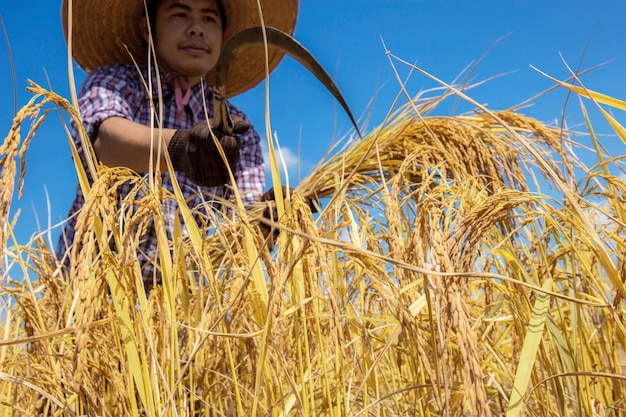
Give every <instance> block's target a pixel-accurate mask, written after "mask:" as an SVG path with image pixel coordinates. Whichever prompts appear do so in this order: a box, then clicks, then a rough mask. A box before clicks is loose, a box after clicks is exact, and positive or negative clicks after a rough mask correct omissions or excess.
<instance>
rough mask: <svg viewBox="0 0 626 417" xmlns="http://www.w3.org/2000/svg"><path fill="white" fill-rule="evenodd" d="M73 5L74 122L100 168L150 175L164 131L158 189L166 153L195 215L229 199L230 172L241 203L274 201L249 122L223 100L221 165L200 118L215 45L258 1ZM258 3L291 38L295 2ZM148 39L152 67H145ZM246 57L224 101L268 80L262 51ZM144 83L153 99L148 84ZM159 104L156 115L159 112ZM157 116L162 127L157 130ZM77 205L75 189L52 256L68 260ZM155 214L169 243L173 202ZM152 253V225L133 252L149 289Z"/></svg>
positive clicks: (245, 21) (231, 76) (273, 54)
mask: <svg viewBox="0 0 626 417" xmlns="http://www.w3.org/2000/svg"><path fill="white" fill-rule="evenodd" d="M71 3H73V5H72V13H71V24H72V26H71V30H72V34H73V36H72V53H73V57H74V59H75V61H76V62H77V64H78V65H79V66H81V67H82V68H83V69H84V70H85V71H86V72H87V73H88V76H87V78H86V79H85V81H84V82H83V84H82V87H81V89H80V93H79V97H78V105H79V109H80V116H81V119H82V122H83V124H84V127H85V130H86V132H87V135H88V137H89V138H90V140H91V143H92V144H93V149H94V151H95V153H96V156H97V158H98V159H99V161H100V162H102V163H103V164H105V165H107V166H111V167H115V166H120V167H128V168H131V169H132V170H134V171H136V172H138V173H140V174H142V175H144V174H146V173H147V171H148V170H149V166H150V156H151V147H152V151H153V152H156V151H157V149H158V140H159V137H158V135H159V133H160V132H162V135H163V139H164V140H165V143H166V145H167V146H166V149H167V150H166V151H165V150H164V151H163V153H162V154H161V155H160V161H154V162H160V166H161V170H162V171H166V172H165V173H162V174H161V175H162V184H163V187H164V188H166V189H168V190H170V191H172V190H173V189H172V179H171V178H170V175H169V173H167V169H166V166H167V165H166V159H165V155H164V153H165V152H168V154H169V156H170V158H171V160H172V165H173V167H174V170H175V174H176V179H177V180H178V183H179V184H180V188H181V190H182V193H183V195H184V197H185V199H186V201H187V202H188V206H189V207H190V208H191V209H196V212H198V210H197V209H198V208H201V207H202V205H203V204H206V202H213V204H215V205H217V203H215V202H217V201H219V200H220V199H221V200H223V199H225V198H228V197H229V189H231V188H232V185H231V184H229V183H230V177H229V175H228V169H229V168H230V169H231V170H232V172H233V174H234V177H235V179H236V182H237V186H238V189H239V191H240V193H241V195H242V198H243V199H244V203H252V202H255V201H259V200H268V199H272V198H273V193H272V191H271V190H270V191H269V192H267V193H265V194H264V193H263V191H264V189H265V176H264V166H263V157H262V153H261V146H260V138H259V135H258V133H257V132H256V130H255V129H254V128H253V127H252V126H251V125H250V122H249V120H248V118H247V116H246V115H245V114H244V113H243V112H242V111H241V110H239V109H237V108H236V107H235V106H233V105H231V104H230V103H229V104H228V111H229V113H230V115H231V119H232V121H233V133H232V134H230V135H228V134H226V133H224V132H220V131H217V130H213V133H214V134H215V136H216V137H217V139H218V140H219V142H220V144H221V145H222V148H223V149H224V152H225V154H226V159H227V163H228V166H227V165H226V164H225V163H224V159H223V158H222V157H221V156H220V154H219V153H218V150H217V147H216V145H215V143H214V140H213V139H212V136H211V129H210V128H209V125H208V124H207V113H208V120H211V119H212V117H213V91H212V89H211V85H212V80H213V77H214V73H213V70H214V68H215V65H216V62H217V60H218V58H219V56H220V51H221V47H222V45H224V43H225V42H226V41H227V40H228V39H229V38H230V37H232V36H233V35H234V34H236V33H238V32H239V31H241V30H242V29H245V28H247V27H251V26H258V25H260V24H261V19H260V16H259V8H258V3H257V0H146V3H147V7H146V8H144V1H143V0H109V1H106V2H104V1H101V0H73V2H71ZM69 4H70V1H69V0H64V1H63V7H62V11H63V13H62V16H63V27H64V30H65V35H66V38H67V36H68V30H69V22H68V20H69V19H68V17H69V16H68V5H69ZM261 6H262V11H263V23H264V24H265V25H267V26H274V27H277V28H279V29H282V30H283V31H285V32H288V33H293V30H294V27H295V23H296V18H297V12H298V0H261ZM146 10H147V17H146V13H145V11H146ZM151 37H152V39H153V41H154V50H155V53H156V62H157V65H154V63H153V62H152V64H151V65H148V62H149V61H148V57H149V56H150V55H149V48H148V44H149V40H150V38H151ZM245 52H246V54H245V56H242V57H241V59H239V60H238V61H237V62H235V63H234V64H233V65H231V66H230V67H229V73H228V74H227V84H226V87H227V96H228V97H232V96H233V95H236V94H239V93H241V92H244V91H246V90H248V89H250V88H252V87H254V86H255V85H257V84H258V83H259V82H261V81H262V80H263V79H264V78H265V66H266V60H265V51H264V50H263V49H262V48H258V49H247V50H246V51H245ZM281 58H282V54H281V53H280V52H278V51H270V52H269V68H270V70H272V69H274V68H275V67H276V66H277V65H278V63H279V61H280V59H281ZM136 64H137V65H138V66H137V65H136ZM155 67H158V73H157V68H155ZM138 68H139V69H138ZM158 77H160V80H159V79H158ZM150 80H151V85H152V86H153V89H154V91H153V92H152V95H150V93H149V92H148V90H147V88H146V85H148V83H149V82H150ZM159 85H160V86H161V91H159V90H158V87H157V86H159ZM160 100H161V102H160ZM161 103H162V109H163V113H162V114H159V108H160V107H159V106H160V105H161ZM205 106H206V112H205ZM159 118H160V121H161V123H162V130H159V128H158V126H157V122H156V120H157V119H159ZM151 123H154V125H153V126H152V127H153V129H151V126H150V125H151ZM72 129H73V138H74V142H75V144H76V146H77V147H78V149H79V153H81V155H84V152H85V150H84V149H83V147H82V146H81V142H80V139H79V135H78V134H77V129H76V126H72ZM130 188H131V187H130V185H128V184H124V185H122V186H121V187H120V194H121V195H120V197H121V198H123V197H124V195H126V194H128V193H129V192H130ZM84 201H85V200H84V197H83V195H82V192H81V190H80V187H78V188H77V194H76V199H75V200H74V203H73V205H72V207H71V210H70V218H69V221H68V223H67V224H66V226H65V227H64V230H63V233H62V234H61V237H60V239H59V243H58V247H57V256H58V257H59V259H62V260H63V261H64V262H65V263H66V264H67V263H68V259H67V257H68V256H67V253H66V252H67V249H68V248H69V247H70V245H72V244H73V242H74V240H75V236H74V234H75V226H76V218H77V216H75V215H74V214H75V213H76V212H77V211H78V210H79V209H80V208H81V207H82V205H83V204H84ZM162 212H163V215H164V220H165V227H166V230H167V232H168V234H169V236H170V238H171V236H172V232H173V230H174V224H175V219H176V216H179V212H180V210H179V209H178V207H177V203H176V202H175V201H173V200H172V199H165V200H164V202H163V207H162ZM201 212H202V211H201V210H200V213H201ZM156 253H157V239H156V233H155V230H154V226H153V225H150V227H149V230H148V231H147V233H146V234H145V236H144V238H143V239H142V242H141V243H140V247H139V252H138V257H139V260H140V263H141V265H142V274H143V276H144V283H145V285H146V287H148V288H150V287H151V286H152V285H154V284H158V283H159V280H160V278H159V274H158V269H157V268H155V266H156V265H157V260H156Z"/></svg>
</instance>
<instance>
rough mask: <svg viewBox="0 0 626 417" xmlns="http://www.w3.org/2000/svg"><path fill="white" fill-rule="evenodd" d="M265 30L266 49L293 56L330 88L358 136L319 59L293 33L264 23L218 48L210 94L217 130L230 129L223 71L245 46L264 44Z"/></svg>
mask: <svg viewBox="0 0 626 417" xmlns="http://www.w3.org/2000/svg"><path fill="white" fill-rule="evenodd" d="M264 29H265V33H266V34H267V46H268V48H275V49H279V50H281V51H282V52H284V53H285V54H287V55H289V56H290V57H292V58H294V59H295V60H296V61H298V62H299V63H300V64H302V65H303V66H304V67H305V68H307V69H308V70H309V71H310V72H311V73H312V74H313V75H315V76H316V77H317V79H318V80H319V81H320V82H321V83H322V84H324V86H325V87H326V88H327V89H328V91H330V92H331V93H332V94H333V96H335V98H336V99H337V101H339V104H341V106H342V107H343V109H344V110H345V112H346V113H347V114H348V117H350V121H352V124H353V125H354V128H355V129H356V131H357V133H358V135H359V137H362V136H361V132H360V131H359V127H358V125H357V123H356V119H355V118H354V116H353V115H352V112H351V111H350V108H349V107H348V103H346V100H345V99H344V98H343V96H342V95H341V92H339V88H337V86H336V85H335V82H334V81H333V80H332V78H330V76H329V75H328V73H327V72H326V71H325V70H324V68H323V67H322V66H321V65H320V63H319V62H317V60H316V59H315V58H314V57H313V55H311V53H310V52H309V51H307V50H306V49H305V48H304V46H302V44H300V43H299V42H298V41H297V40H295V39H294V38H293V36H291V35H289V34H288V33H286V32H283V31H282V30H280V29H276V28H273V27H270V26H265V28H263V27H261V26H255V27H251V28H248V29H245V30H242V31H241V32H239V33H237V34H236V35H234V36H233V37H232V38H230V40H229V41H228V42H227V43H226V45H224V47H223V48H222V52H221V54H220V59H219V61H218V62H217V66H216V71H215V72H216V74H215V86H214V97H215V106H214V109H215V115H214V118H213V127H214V128H217V129H218V130H222V132H225V133H231V132H232V121H231V120H230V115H229V114H228V110H227V109H226V102H225V87H226V86H225V85H224V83H225V80H224V78H225V74H226V72H227V71H228V67H229V66H230V64H231V63H232V62H233V60H234V57H235V55H236V53H237V52H238V51H239V50H241V49H245V48H246V47H249V46H255V45H264V44H265V36H264Z"/></svg>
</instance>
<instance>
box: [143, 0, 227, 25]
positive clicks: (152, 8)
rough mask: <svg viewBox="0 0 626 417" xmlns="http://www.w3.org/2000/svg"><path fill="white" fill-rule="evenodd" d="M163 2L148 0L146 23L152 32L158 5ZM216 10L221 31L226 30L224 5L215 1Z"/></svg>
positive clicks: (218, 0)
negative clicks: (220, 20)
mask: <svg viewBox="0 0 626 417" xmlns="http://www.w3.org/2000/svg"><path fill="white" fill-rule="evenodd" d="M163 1H165V0H148V2H147V3H148V4H147V8H148V22H150V27H151V28H152V30H154V28H155V22H156V13H157V9H158V8H159V5H160V4H161V3H163ZM216 3H217V8H218V10H219V12H220V17H221V18H222V31H225V30H226V24H227V22H228V19H227V16H226V13H225V12H224V5H223V4H222V1H221V0H216Z"/></svg>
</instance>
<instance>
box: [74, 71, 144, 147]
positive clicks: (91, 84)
mask: <svg viewBox="0 0 626 417" xmlns="http://www.w3.org/2000/svg"><path fill="white" fill-rule="evenodd" d="M128 75H129V74H128V70H127V69H124V68H123V67H121V66H116V65H114V66H110V67H101V68H98V69H96V70H95V71H93V72H92V73H90V74H89V75H88V77H87V79H86V80H85V82H84V83H83V85H82V87H81V91H80V95H79V99H78V105H79V108H80V115H81V119H82V121H83V125H84V127H85V130H86V132H87V135H88V136H89V137H90V138H91V139H92V140H93V139H94V138H95V136H96V135H97V133H98V127H99V126H100V124H101V123H102V122H103V121H104V120H106V119H108V118H109V117H114V116H117V117H123V118H126V119H129V120H132V119H133V115H132V111H131V105H130V103H132V102H133V100H136V99H137V98H136V97H135V95H136V91H135V90H136V89H134V88H133V86H132V85H131V84H130V82H129V77H128Z"/></svg>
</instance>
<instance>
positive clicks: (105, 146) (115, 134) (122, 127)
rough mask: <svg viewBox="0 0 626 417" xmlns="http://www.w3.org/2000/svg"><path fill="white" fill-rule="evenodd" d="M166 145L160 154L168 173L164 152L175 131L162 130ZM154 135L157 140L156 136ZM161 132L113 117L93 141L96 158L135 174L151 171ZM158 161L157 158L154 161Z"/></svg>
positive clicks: (105, 122)
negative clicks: (150, 162) (151, 161)
mask: <svg viewBox="0 0 626 417" xmlns="http://www.w3.org/2000/svg"><path fill="white" fill-rule="evenodd" d="M162 132H163V138H164V139H165V145H164V147H162V153H161V155H160V164H161V170H165V166H166V162H165V156H164V152H163V151H164V150H165V149H167V145H168V144H169V142H170V139H171V138H172V136H173V135H174V132H175V130H174V129H162ZM151 135H154V140H152V136H151ZM158 135H159V129H156V128H155V129H151V128H149V127H147V126H144V125H142V124H139V123H136V122H133V121H131V120H128V119H125V118H123V117H109V118H108V119H106V120H104V121H103V122H102V123H101V124H100V126H99V128H98V134H97V136H96V138H95V139H94V141H93V147H94V151H95V152H96V156H97V157H98V159H99V160H100V161H102V163H104V164H106V165H108V166H112V167H115V166H123V167H127V168H130V169H132V170H134V171H135V172H146V171H148V170H149V166H150V165H149V161H150V147H151V143H154V145H152V146H153V154H154V155H155V156H156V154H157V152H158V149H159V147H158V144H159V143H158ZM154 161H155V162H156V157H155V158H154Z"/></svg>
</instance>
